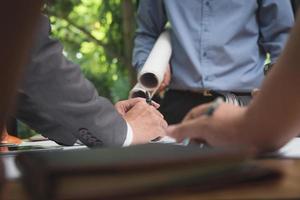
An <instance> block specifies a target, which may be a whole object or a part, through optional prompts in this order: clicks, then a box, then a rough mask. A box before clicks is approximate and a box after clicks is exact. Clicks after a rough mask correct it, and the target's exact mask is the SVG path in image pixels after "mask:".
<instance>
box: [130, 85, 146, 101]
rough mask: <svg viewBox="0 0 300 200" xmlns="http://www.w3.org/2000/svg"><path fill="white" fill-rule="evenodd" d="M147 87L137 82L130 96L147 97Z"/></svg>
mask: <svg viewBox="0 0 300 200" xmlns="http://www.w3.org/2000/svg"><path fill="white" fill-rule="evenodd" d="M146 91H147V90H146V89H145V88H144V87H143V86H142V85H141V84H140V83H137V84H136V85H135V86H134V87H133V88H132V89H131V91H130V92H129V98H135V97H143V98H146Z"/></svg>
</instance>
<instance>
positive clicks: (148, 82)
mask: <svg viewBox="0 0 300 200" xmlns="http://www.w3.org/2000/svg"><path fill="white" fill-rule="evenodd" d="M171 54H172V46H171V39H170V33H169V32H168V31H164V32H163V33H162V34H161V35H160V36H159V37H158V39H157V40H156V42H155V44H154V46H153V48H152V50H151V52H150V54H149V56H148V58H147V60H146V62H145V64H144V66H143V68H142V69H141V71H140V73H139V75H138V82H139V83H140V84H141V85H142V86H143V87H144V88H145V89H146V91H149V92H150V91H152V92H153V91H155V90H157V89H158V87H159V86H160V84H161V82H162V81H163V78H164V74H165V72H166V70H167V67H168V65H169V61H170V58H171Z"/></svg>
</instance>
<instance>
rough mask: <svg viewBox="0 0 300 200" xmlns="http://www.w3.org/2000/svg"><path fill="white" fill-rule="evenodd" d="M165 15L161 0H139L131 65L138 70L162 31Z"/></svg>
mask: <svg viewBox="0 0 300 200" xmlns="http://www.w3.org/2000/svg"><path fill="white" fill-rule="evenodd" d="M166 23H167V17H166V13H165V10H164V6H163V1H162V0H141V1H140V3H139V7H138V11H137V25H138V28H137V30H136V37H135V40H134V49H133V62H132V65H133V67H134V68H135V69H136V70H139V69H140V68H141V67H142V66H143V65H144V63H145V62H146V60H147V58H148V56H149V54H150V51H151V49H152V48H153V45H154V43H155V41H156V39H157V38H158V37H159V35H160V34H161V32H162V31H163V29H164V27H165V25H166Z"/></svg>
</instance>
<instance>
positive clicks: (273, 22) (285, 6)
mask: <svg viewBox="0 0 300 200" xmlns="http://www.w3.org/2000/svg"><path fill="white" fill-rule="evenodd" d="M258 2H259V10H258V25H259V29H260V41H259V43H260V45H261V46H262V47H263V49H264V51H265V52H267V53H270V56H271V63H272V64H273V63H275V62H276V60H277V58H278V56H279V55H280V53H281V51H282V50H283V48H284V46H285V43H286V40H287V38H288V34H289V31H290V29H291V27H292V26H293V24H294V14H293V10H292V6H291V2H290V1H282V0H259V1H258Z"/></svg>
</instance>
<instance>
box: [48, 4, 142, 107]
mask: <svg viewBox="0 0 300 200" xmlns="http://www.w3.org/2000/svg"><path fill="white" fill-rule="evenodd" d="M135 9H136V1H135V0H109V1H108V0H68V1H61V0H54V1H52V3H51V4H50V5H48V6H47V9H46V12H47V14H48V15H49V16H50V19H51V23H52V29H53V36H54V37H56V38H58V39H59V40H60V41H61V42H62V43H63V45H64V47H65V49H64V50H65V54H66V56H67V57H68V58H69V59H70V60H72V61H73V62H75V63H78V64H80V66H81V68H82V71H83V72H84V74H85V75H86V77H87V78H88V79H90V80H91V81H92V82H93V83H94V84H95V86H96V88H97V89H98V90H99V93H100V94H101V95H103V96H106V97H108V98H109V99H111V100H112V101H113V102H116V101H118V100H120V99H125V98H127V96H128V91H129V89H130V87H131V86H132V85H133V84H134V83H135V79H136V74H135V72H134V70H133V69H132V67H131V55H132V48H133V37H134V30H135Z"/></svg>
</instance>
